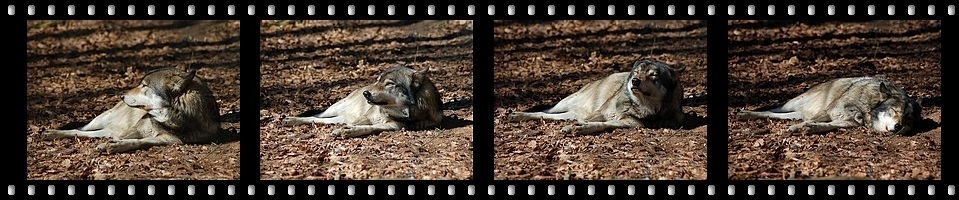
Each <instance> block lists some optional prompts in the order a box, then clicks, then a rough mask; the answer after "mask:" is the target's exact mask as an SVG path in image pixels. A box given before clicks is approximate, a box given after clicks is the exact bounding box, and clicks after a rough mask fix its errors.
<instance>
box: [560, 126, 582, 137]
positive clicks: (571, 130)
mask: <svg viewBox="0 0 959 200" xmlns="http://www.w3.org/2000/svg"><path fill="white" fill-rule="evenodd" d="M579 127H580V125H569V126H564V127H563V128H562V129H560V130H559V132H560V133H562V134H563V135H572V134H576V130H577V129H578V128H579Z"/></svg>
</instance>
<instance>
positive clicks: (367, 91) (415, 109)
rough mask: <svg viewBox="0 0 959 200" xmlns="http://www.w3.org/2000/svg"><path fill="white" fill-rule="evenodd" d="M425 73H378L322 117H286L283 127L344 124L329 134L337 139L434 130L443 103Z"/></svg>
mask: <svg viewBox="0 0 959 200" xmlns="http://www.w3.org/2000/svg"><path fill="white" fill-rule="evenodd" d="M427 70H428V69H423V70H413V69H412V68H409V67H406V66H396V67H392V68H389V69H387V70H386V71H383V72H381V73H380V74H379V75H378V76H377V77H376V81H375V82H374V83H373V84H371V85H367V86H365V87H363V88H360V89H358V90H355V91H353V92H351V93H350V94H349V95H347V96H346V98H344V99H342V100H340V101H337V102H336V103H333V105H331V106H330V107H329V108H327V109H326V110H324V111H323V112H322V113H320V114H316V115H313V116H307V117H286V118H284V119H283V124H284V125H287V126H293V125H299V124H309V123H319V124H345V125H346V126H345V127H343V128H340V129H337V130H334V131H333V132H332V133H331V134H332V135H333V136H334V137H335V138H339V139H342V138H353V137H359V136H365V135H370V134H377V133H380V132H383V131H396V130H402V129H408V130H424V129H430V128H435V127H437V126H439V125H440V123H441V122H442V120H443V110H442V109H441V108H440V106H441V105H442V101H441V100H440V94H439V91H437V89H436V86H435V85H433V82H432V81H431V80H430V78H429V74H428V71H427Z"/></svg>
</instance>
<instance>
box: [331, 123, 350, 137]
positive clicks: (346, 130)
mask: <svg viewBox="0 0 959 200" xmlns="http://www.w3.org/2000/svg"><path fill="white" fill-rule="evenodd" d="M351 132H353V127H350V126H346V127H343V128H340V129H336V130H333V132H332V133H330V136H333V138H336V139H346V138H347V137H349V135H350V133H351Z"/></svg>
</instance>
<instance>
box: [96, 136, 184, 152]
mask: <svg viewBox="0 0 959 200" xmlns="http://www.w3.org/2000/svg"><path fill="white" fill-rule="evenodd" d="M173 144H183V141H181V140H180V139H179V138H176V137H174V136H172V135H169V134H160V135H158V136H156V137H148V138H143V139H116V140H111V141H110V142H107V143H103V144H100V145H97V150H99V151H102V152H110V153H121V152H128V151H133V150H138V149H146V148H150V147H153V146H165V145H173Z"/></svg>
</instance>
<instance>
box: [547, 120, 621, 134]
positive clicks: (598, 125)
mask: <svg viewBox="0 0 959 200" xmlns="http://www.w3.org/2000/svg"><path fill="white" fill-rule="evenodd" d="M634 126H637V123H635V122H632V121H627V120H615V121H605V122H577V123H576V125H570V126H566V127H563V129H560V132H561V133H563V134H576V135H586V134H593V133H597V132H602V131H609V130H614V129H620V128H629V127H634Z"/></svg>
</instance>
